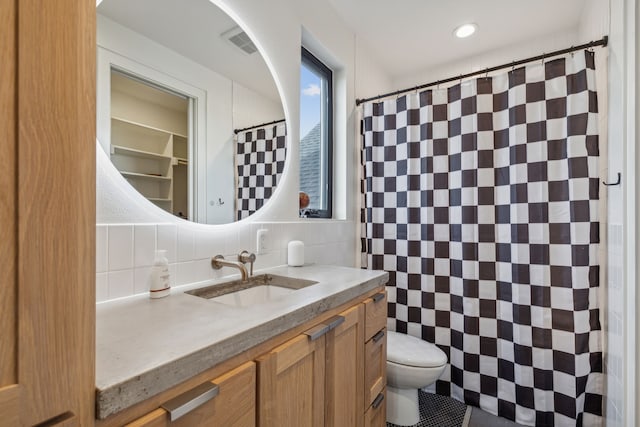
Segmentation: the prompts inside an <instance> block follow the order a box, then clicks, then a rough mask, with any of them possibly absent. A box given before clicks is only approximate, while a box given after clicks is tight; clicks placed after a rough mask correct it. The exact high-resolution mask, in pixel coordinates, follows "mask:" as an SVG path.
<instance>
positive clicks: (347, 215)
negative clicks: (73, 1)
mask: <svg viewBox="0 0 640 427" xmlns="http://www.w3.org/2000/svg"><path fill="white" fill-rule="evenodd" d="M212 2H213V3H215V4H217V5H218V6H220V7H221V8H222V9H223V10H225V11H226V12H227V13H229V15H231V16H232V17H233V18H234V19H236V21H238V22H239V23H240V24H241V26H243V27H244V29H245V31H246V32H247V33H248V34H249V35H250V36H252V38H253V39H254V40H255V41H256V44H257V45H258V47H259V49H260V50H261V51H262V53H263V55H264V56H265V60H266V62H267V65H268V66H269V68H270V69H271V70H272V72H273V73H274V78H275V81H276V85H277V86H278V89H279V91H280V94H281V96H282V99H283V105H284V110H285V115H286V117H287V119H288V138H289V139H288V148H289V149H288V160H287V164H286V166H285V172H284V176H283V178H282V180H281V182H280V185H279V186H278V189H277V190H276V192H275V194H274V195H273V196H272V198H271V199H270V201H269V202H268V203H267V204H266V205H265V206H264V207H263V208H262V209H261V210H260V211H258V212H257V213H256V214H254V215H252V216H251V217H250V218H249V219H246V220H243V221H240V222H237V223H233V224H226V225H201V224H195V223H187V222H185V221H181V220H179V219H177V218H174V217H172V216H171V215H168V214H165V213H164V212H162V211H160V210H158V209H156V208H155V207H153V205H152V204H151V203H150V202H148V201H147V200H146V199H144V198H142V197H141V196H139V195H138V194H137V193H136V192H135V191H132V190H131V189H130V188H129V187H128V186H127V185H125V181H124V179H123V178H122V177H121V176H120V174H119V173H118V172H117V171H116V170H115V168H113V166H112V165H111V163H110V162H109V160H108V156H107V155H106V154H105V153H104V152H103V151H102V150H98V153H97V156H98V159H97V169H98V176H97V199H98V200H97V224H98V225H97V287H98V293H97V295H98V297H97V298H98V301H105V300H109V299H114V298H120V297H126V296H130V295H133V294H136V293H143V292H145V291H146V289H147V288H146V280H147V278H148V272H149V267H150V263H151V261H152V258H153V251H154V250H155V249H156V248H158V249H168V250H169V254H168V256H169V261H170V263H171V267H170V268H171V271H172V273H173V274H172V280H173V284H174V285H179V284H183V283H190V282H199V281H206V280H210V279H211V278H213V277H218V276H216V275H220V274H233V271H225V269H223V270H220V271H218V272H214V271H213V270H212V269H211V268H210V266H209V259H210V257H211V256H213V255H216V254H219V253H220V254H224V255H225V256H228V257H232V256H234V254H237V253H238V252H239V251H240V250H241V249H247V250H250V251H255V249H256V248H255V234H256V230H257V229H259V228H267V229H269V230H270V239H271V241H270V244H269V247H270V248H269V250H268V251H267V253H265V254H260V255H258V261H257V264H256V268H263V267H268V266H274V265H281V264H284V263H285V262H286V244H287V242H288V241H289V240H294V239H299V240H303V241H304V242H305V243H306V259H307V261H309V262H316V263H327V264H338V265H347V266H355V263H356V256H355V254H356V252H357V249H356V243H357V241H358V240H357V237H358V236H357V235H356V232H357V231H359V228H358V226H357V223H356V222H355V221H357V219H358V217H357V216H356V212H357V209H356V206H357V203H356V202H357V200H358V199H359V197H358V176H359V174H358V170H357V168H355V167H353V166H352V165H356V164H357V162H358V157H357V153H358V152H359V151H358V150H359V140H357V139H356V129H357V126H356V119H355V82H356V81H360V79H359V78H358V75H359V74H357V73H360V70H363V71H366V76H367V77H366V78H364V79H363V81H365V82H372V84H373V83H376V82H385V81H386V77H385V76H384V75H383V74H382V73H379V72H378V71H377V67H376V66H375V64H373V63H371V61H369V60H368V59H367V54H366V52H364V50H363V49H356V45H355V36H354V34H353V33H351V32H349V30H347V28H346V26H344V25H343V24H342V23H341V21H340V19H339V17H338V16H337V15H336V14H335V13H333V11H332V10H331V9H330V8H329V7H328V4H326V3H323V2H316V1H312V0H271V1H269V2H263V1H260V0H213V1H212ZM303 28H304V29H305V30H306V31H305V34H306V36H305V37H306V38H307V39H306V40H305V41H306V42H308V43H309V44H311V45H313V46H309V47H311V48H312V49H313V50H314V53H316V54H317V55H319V56H320V57H321V58H322V59H323V60H325V61H327V62H328V63H329V64H330V65H332V66H333V67H334V69H335V80H336V81H335V88H336V92H337V97H336V118H335V124H336V135H335V140H336V143H337V147H336V156H337V166H336V169H337V171H336V176H337V178H336V180H335V182H336V185H337V186H338V188H339V189H338V190H337V191H336V194H337V197H336V199H337V202H336V203H337V209H336V212H337V217H338V218H339V219H335V220H300V219H298V218H297V214H298V197H297V194H298V181H299V180H298V161H297V159H298V145H299V135H298V128H299V111H298V110H299V99H298V97H299V70H300V44H301V41H302V39H303ZM124 41H126V37H123V42H124ZM360 63H362V64H365V65H363V66H362V67H360V66H359V64H360ZM358 90H359V91H360V90H361V91H362V93H371V92H373V91H375V92H377V91H379V90H380V87H377V86H376V87H367V85H366V84H360V85H359V86H358ZM99 97H100V93H99ZM210 113H212V111H211V110H208V111H207V114H208V115H207V120H210V116H209V114H210ZM221 113H222V114H226V113H223V112H221ZM98 114H99V116H98V128H99V129H100V128H101V127H102V128H104V127H105V124H104V121H105V120H104V118H103V117H102V118H101V114H100V112H99V113H98ZM102 115H104V113H103V114H102ZM101 123H102V124H101ZM229 130H230V129H229ZM98 135H99V136H100V132H99V133H98Z"/></svg>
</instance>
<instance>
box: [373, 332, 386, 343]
mask: <svg viewBox="0 0 640 427" xmlns="http://www.w3.org/2000/svg"><path fill="white" fill-rule="evenodd" d="M383 337H384V331H379V332H378V333H377V334H375V335H374V336H373V342H378V341H380V340H381V339H382V338H383Z"/></svg>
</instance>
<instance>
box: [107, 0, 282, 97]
mask: <svg viewBox="0 0 640 427" xmlns="http://www.w3.org/2000/svg"><path fill="white" fill-rule="evenodd" d="M98 13H99V14H101V15H104V16H106V17H107V18H109V19H111V20H112V21H115V22H117V23H119V24H120V25H123V26H125V27H128V28H130V29H132V30H133V31H135V32H137V33H139V34H142V35H144V36H146V37H148V38H150V39H152V40H154V41H155V42H157V43H159V44H161V45H163V46H165V47H168V48H169V49H171V50H173V51H175V52H178V53H180V54H181V55H182V56H185V57H187V58H189V59H191V60H192V61H195V62H197V63H199V64H200V65H204V66H205V67H207V68H209V69H211V70H213V71H215V72H217V73H218V74H221V75H223V76H226V77H227V78H229V79H232V80H234V81H236V82H238V83H240V84H242V85H243V86H245V87H247V88H249V89H253V90H254V91H256V92H258V93H260V94H262V95H265V96H267V97H268V98H270V99H273V100H275V101H276V102H280V95H279V94H278V90H277V88H276V85H275V82H274V81H273V77H272V76H271V72H270V71H269V69H268V67H267V65H266V63H265V62H264V60H263V59H262V56H261V55H260V53H259V52H257V53H254V54H252V55H247V54H245V53H243V52H242V51H241V50H239V49H238V48H237V47H235V46H233V45H232V44H231V43H230V42H228V41H226V40H224V39H223V38H222V37H220V35H221V34H222V33H224V32H226V31H228V30H230V29H231V28H234V27H235V26H236V23H235V21H233V20H232V19H231V18H230V17H229V16H228V15H227V14H226V13H225V12H223V11H222V10H220V9H219V8H218V7H217V6H215V5H214V4H213V3H211V1H209V0H189V1H188V2H184V1H176V0H135V1H131V0H103V1H102V3H100V5H99V6H98Z"/></svg>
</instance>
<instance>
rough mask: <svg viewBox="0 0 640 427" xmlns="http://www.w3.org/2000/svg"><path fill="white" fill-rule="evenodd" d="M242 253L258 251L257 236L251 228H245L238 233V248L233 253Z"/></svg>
mask: <svg viewBox="0 0 640 427" xmlns="http://www.w3.org/2000/svg"><path fill="white" fill-rule="evenodd" d="M240 251H249V252H255V251H256V235H255V233H253V230H252V227H251V226H248V227H243V228H241V229H240V230H239V231H238V246H237V248H236V250H235V251H233V252H231V253H239V252H240Z"/></svg>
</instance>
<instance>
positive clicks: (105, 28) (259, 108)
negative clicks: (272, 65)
mask: <svg viewBox="0 0 640 427" xmlns="http://www.w3.org/2000/svg"><path fill="white" fill-rule="evenodd" d="M184 1H185V0H181V1H177V0H137V1H135V2H130V1H126V0H103V1H102V2H101V3H100V4H99V6H98V9H97V12H98V16H97V18H98V75H99V78H98V85H99V88H98V106H99V108H98V111H99V113H98V116H99V117H98V123H99V125H98V127H99V135H100V134H101V132H100V124H101V117H100V116H101V115H102V116H107V119H108V123H109V124H108V131H104V132H102V135H101V136H102V138H101V144H102V145H103V148H104V149H105V150H106V151H108V152H109V154H110V158H111V161H112V163H113V164H114V166H115V167H116V168H117V169H118V170H119V171H120V172H121V174H122V176H123V177H124V178H125V179H126V180H127V181H128V182H129V184H130V185H132V186H133V187H134V188H135V189H136V190H137V191H138V192H139V193H140V194H142V195H143V196H145V197H146V198H147V199H148V200H149V201H151V202H153V203H154V204H155V205H156V206H157V207H158V208H159V209H163V210H165V211H167V212H170V213H171V214H173V215H175V216H178V217H181V218H184V219H188V220H192V221H196V222H200V223H208V224H222V223H228V222H232V221H234V220H239V219H243V218H246V217H248V216H249V215H251V214H252V213H254V212H255V211H257V210H258V209H260V208H261V207H262V206H263V205H264V203H265V202H266V201H267V200H268V199H269V197H270V196H271V195H272V194H273V191H274V190H275V188H276V185H277V183H278V181H279V180H280V177H281V175H282V171H283V169H284V162H285V158H286V124H285V121H284V111H283V107H282V103H281V101H280V97H279V94H278V91H277V88H276V86H275V83H274V81H273V77H272V76H271V73H270V71H269V69H268V68H267V66H266V64H265V62H264V59H263V58H262V56H261V55H260V52H258V50H257V48H256V46H255V44H254V43H253V42H252V40H251V39H250V38H249V37H248V35H247V34H246V33H245V32H244V31H243V30H242V29H241V28H240V27H239V26H238V25H237V23H236V22H234V21H233V20H232V19H231V18H230V17H229V16H228V15H227V14H226V13H224V12H223V11H222V10H220V9H219V8H218V7H217V6H215V5H213V4H212V3H211V2H210V1H209V0H188V1H189V7H185V6H184ZM101 77H102V79H101ZM107 80H108V84H105V83H101V81H102V82H104V81H107ZM101 107H102V108H101ZM106 122H107V120H105V119H104V117H103V120H102V123H106ZM103 126H104V127H106V124H105V125H103ZM105 136H106V137H105ZM105 140H106V141H105Z"/></svg>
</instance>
